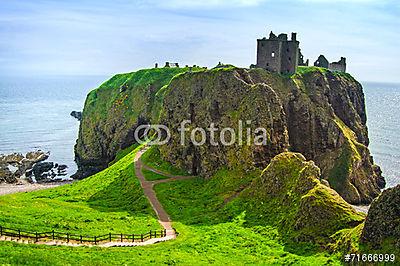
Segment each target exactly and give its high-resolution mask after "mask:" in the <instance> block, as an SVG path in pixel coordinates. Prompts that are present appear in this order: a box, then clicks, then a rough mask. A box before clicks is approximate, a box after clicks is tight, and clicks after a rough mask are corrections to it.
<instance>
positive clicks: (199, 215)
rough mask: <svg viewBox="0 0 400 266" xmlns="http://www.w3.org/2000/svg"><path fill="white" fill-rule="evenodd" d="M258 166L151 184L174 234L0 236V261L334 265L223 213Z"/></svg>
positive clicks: (266, 228) (242, 218)
mask: <svg viewBox="0 0 400 266" xmlns="http://www.w3.org/2000/svg"><path fill="white" fill-rule="evenodd" d="M258 174H259V173H258V172H252V173H250V174H245V173H242V172H240V171H228V170H221V171H219V172H218V173H217V174H216V175H215V176H214V177H213V178H212V179H210V180H203V179H201V178H198V177H196V178H194V179H190V180H183V181H176V182H171V183H166V184H159V185H157V186H156V191H157V195H158V197H159V199H160V201H161V202H162V203H163V204H164V205H165V207H166V209H167V211H168V212H169V213H170V214H171V217H172V219H173V220H174V227H175V228H176V229H177V230H178V232H179V233H180V235H179V236H178V238H177V239H176V240H173V241H168V242H164V243H159V244H155V245H150V246H145V247H132V248H99V247H92V248H88V247H74V248H71V247H50V246H45V245H23V244H16V243H9V242H0V264H3V263H4V264H8V263H10V264H25V265H66V264H72V265H121V264H128V265H148V264H154V265H209V264H213V265H270V264H276V265H291V264H292V265H294V264H295V265H322V264H324V265H339V262H338V260H337V259H335V258H331V257H330V255H329V254H327V253H323V252H321V253H316V254H311V255H310V254H309V255H307V256H303V255H301V254H296V253H293V252H289V251H287V249H286V247H285V245H284V244H283V242H282V241H281V238H280V235H279V233H278V231H277V230H276V229H275V228H273V227H270V226H254V227H247V226H244V223H245V214H244V213H239V215H236V216H229V215H228V214H224V213H223V211H220V210H222V209H223V208H222V206H221V204H222V205H223V204H224V200H225V199H227V198H229V197H230V196H232V195H233V194H234V193H235V191H236V190H237V188H238V187H243V186H246V185H247V184H249V182H251V180H252V179H253V178H255V176H257V175H258Z"/></svg>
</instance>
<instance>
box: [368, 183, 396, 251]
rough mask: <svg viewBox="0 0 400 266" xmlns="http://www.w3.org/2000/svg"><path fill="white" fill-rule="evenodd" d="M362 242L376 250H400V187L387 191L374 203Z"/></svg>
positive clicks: (370, 209) (369, 212)
mask: <svg viewBox="0 0 400 266" xmlns="http://www.w3.org/2000/svg"><path fill="white" fill-rule="evenodd" d="M361 241H362V242H364V243H367V244H369V245H371V246H372V247H373V248H375V249H380V248H382V245H385V246H387V247H392V248H393V249H395V250H397V251H398V250H400V185H397V186H396V187H394V188H389V189H386V190H385V191H383V192H382V194H381V195H380V196H379V197H378V198H377V199H376V200H374V201H373V202H372V204H371V207H370V208H369V211H368V216H367V218H366V220H365V225H364V229H363V231H362V234H361Z"/></svg>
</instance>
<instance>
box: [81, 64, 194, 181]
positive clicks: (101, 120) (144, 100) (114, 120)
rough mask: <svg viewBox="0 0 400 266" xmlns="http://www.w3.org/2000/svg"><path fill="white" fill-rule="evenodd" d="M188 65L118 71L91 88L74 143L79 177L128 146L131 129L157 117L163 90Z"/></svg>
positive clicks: (95, 169)
mask: <svg viewBox="0 0 400 266" xmlns="http://www.w3.org/2000/svg"><path fill="white" fill-rule="evenodd" d="M188 70H189V69H188V68H154V69H144V70H139V71H137V72H132V73H126V74H118V75H115V76H113V77H112V78H111V79H110V80H108V81H106V82H104V83H103V84H102V85H101V86H100V87H99V88H97V89H95V90H93V91H91V92H90V93H89V94H88V96H87V98H86V102H85V107H84V110H83V113H82V121H81V124H80V128H79V137H78V140H77V143H76V146H75V159H76V162H77V164H78V173H77V174H76V175H75V178H83V177H86V176H88V175H90V174H93V173H96V172H98V171H100V170H102V169H104V168H106V167H107V166H108V164H109V163H110V162H111V161H112V160H113V159H114V157H115V156H116V154H117V152H118V151H119V150H122V149H124V148H127V147H129V146H130V145H132V144H133V143H135V140H134V134H133V132H134V130H135V129H136V127H137V126H138V125H141V124H144V123H155V122H156V120H157V119H158V115H159V110H160V108H161V101H162V97H163V91H162V90H161V88H162V87H163V86H165V85H167V84H168V83H169V82H170V81H171V79H172V78H173V77H174V76H175V75H177V74H179V73H182V72H185V71H188Z"/></svg>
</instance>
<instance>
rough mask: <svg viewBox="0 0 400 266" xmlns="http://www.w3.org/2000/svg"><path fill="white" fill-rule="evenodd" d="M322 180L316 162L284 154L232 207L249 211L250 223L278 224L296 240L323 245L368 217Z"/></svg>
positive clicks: (267, 168)
mask: <svg viewBox="0 0 400 266" xmlns="http://www.w3.org/2000/svg"><path fill="white" fill-rule="evenodd" d="M320 180H321V172H320V169H319V168H318V167H317V166H316V165H315V163H314V162H313V161H306V159H305V158H304V156H303V155H301V154H299V153H293V152H285V153H281V154H279V155H277V156H275V157H274V158H273V159H272V160H271V163H270V164H269V165H268V166H267V167H266V168H265V169H264V171H263V172H262V174H261V176H260V177H258V178H256V179H254V180H253V182H252V183H251V184H250V185H249V186H248V187H247V188H246V189H245V190H244V191H243V192H241V193H240V195H239V196H238V197H237V198H236V199H235V200H234V201H233V202H231V205H233V206H230V207H231V208H232V209H240V210H245V211H246V221H248V223H249V224H250V225H253V223H255V224H254V225H256V224H258V223H260V222H262V223H265V224H270V225H274V226H277V227H278V228H279V229H280V230H281V232H282V234H283V235H284V236H287V237H289V238H290V239H291V240H294V241H296V242H310V241H311V242H316V243H319V244H323V243H326V242H329V241H330V236H331V235H332V234H333V233H335V232H337V231H338V230H341V229H344V228H352V227H354V226H356V225H358V224H360V223H361V222H362V221H363V220H364V217H363V215H361V214H360V213H357V212H356V211H355V210H354V209H353V208H352V207H351V206H350V205H349V204H348V203H347V202H346V201H344V200H343V198H342V197H340V196H339V194H338V193H337V192H335V191H334V190H333V189H331V188H329V187H327V186H325V185H324V184H322V183H321V182H320ZM228 206H229V205H228ZM260 218H261V219H260Z"/></svg>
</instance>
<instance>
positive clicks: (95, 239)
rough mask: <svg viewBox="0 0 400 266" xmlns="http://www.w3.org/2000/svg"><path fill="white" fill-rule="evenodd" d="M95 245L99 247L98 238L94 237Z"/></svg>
mask: <svg viewBox="0 0 400 266" xmlns="http://www.w3.org/2000/svg"><path fill="white" fill-rule="evenodd" d="M94 244H95V245H97V237H96V236H95V237H94Z"/></svg>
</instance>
